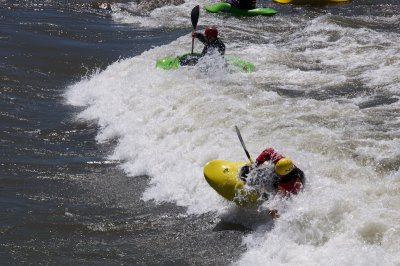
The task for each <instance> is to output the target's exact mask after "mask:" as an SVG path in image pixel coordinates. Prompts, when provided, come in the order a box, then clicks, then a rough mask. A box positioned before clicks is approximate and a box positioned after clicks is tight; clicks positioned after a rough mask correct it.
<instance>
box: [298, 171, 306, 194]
mask: <svg viewBox="0 0 400 266" xmlns="http://www.w3.org/2000/svg"><path fill="white" fill-rule="evenodd" d="M296 174H297V176H298V177H299V178H300V181H301V184H303V187H302V189H304V187H305V185H306V176H305V175H304V172H303V171H301V170H300V169H299V168H297V167H296Z"/></svg>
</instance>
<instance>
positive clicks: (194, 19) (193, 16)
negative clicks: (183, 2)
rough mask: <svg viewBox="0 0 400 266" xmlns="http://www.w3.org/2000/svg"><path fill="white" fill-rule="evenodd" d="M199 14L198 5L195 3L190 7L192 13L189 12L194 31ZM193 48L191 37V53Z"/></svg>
mask: <svg viewBox="0 0 400 266" xmlns="http://www.w3.org/2000/svg"><path fill="white" fill-rule="evenodd" d="M199 16H200V6H199V5H197V6H195V7H194V8H193V9H192V13H191V14H190V18H191V20H192V25H193V31H196V27H197V22H198V21H199ZM193 49H194V37H192V54H193Z"/></svg>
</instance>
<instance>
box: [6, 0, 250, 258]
mask: <svg viewBox="0 0 400 266" xmlns="http://www.w3.org/2000/svg"><path fill="white" fill-rule="evenodd" d="M19 2H21V3H16V2H15V1H2V2H1V3H0V21H1V24H0V80H1V85H0V150H1V153H0V209H1V213H2V217H1V219H0V264H1V265H20V264H33V265H42V264H46V265H54V264H60V263H61V264H63V265H82V264H83V265H85V264H86V265H88V264H90V265H99V264H101V265H124V264H127V265H149V264H152V265H156V264H164V265H167V264H170V265H176V264H180V265H185V264H186V265H189V264H198V265H200V264H214V263H217V262H218V261H220V262H221V263H225V262H226V261H229V260H230V259H232V258H233V257H235V256H236V255H235V254H229V253H227V254H225V255H224V254H215V255H212V256H211V257H212V258H210V259H204V258H203V255H202V254H203V253H201V252H199V249H200V250H202V252H211V253H212V252H217V251H216V249H215V248H214V245H213V243H214V244H215V245H217V246H222V247H223V248H222V250H225V249H226V248H225V247H224V246H223V245H222V244H226V243H227V242H228V243H229V244H228V246H230V247H231V248H234V246H238V245H239V243H240V237H241V235H243V233H242V232H241V231H220V232H217V233H212V229H213V227H214V226H215V224H213V221H212V220H211V218H210V217H198V218H196V217H188V216H185V215H183V216H182V217H180V218H177V217H176V215H177V214H178V213H184V210H183V209H180V208H178V207H176V206H174V205H154V204H152V203H151V202H148V203H144V202H143V201H141V200H140V197H141V193H142V191H143V190H144V188H145V187H146V185H147V182H148V179H147V177H145V176H143V177H139V178H135V179H134V180H133V179H132V178H129V177H127V176H126V175H125V174H124V173H123V172H122V171H121V170H119V169H118V168H117V167H116V163H115V162H110V161H106V160H105V159H104V158H105V156H106V155H107V154H108V153H109V152H110V150H111V146H112V143H111V144H110V143H109V144H104V145H101V144H97V143H96V141H95V136H96V133H97V126H96V124H95V123H93V124H91V123H87V122H86V123H83V122H79V121H75V119H74V117H75V115H76V113H77V112H78V111H79V110H78V109H74V108H72V107H70V106H67V105H65V104H64V98H63V93H64V92H65V89H66V87H67V86H68V85H70V84H73V83H74V82H76V81H78V80H80V79H81V78H82V77H84V76H86V75H87V74H90V73H92V72H94V71H99V70H101V69H104V68H105V67H107V66H108V65H109V64H111V63H112V62H114V61H116V60H118V59H121V58H127V57H132V56H134V55H137V54H140V53H142V52H143V51H145V50H147V49H149V48H150V47H151V46H158V45H161V44H165V43H168V42H170V41H172V40H174V39H176V38H177V37H179V36H181V35H182V34H184V33H187V29H177V30H163V29H154V30H152V29H148V28H147V29H137V28H134V27H132V25H124V24H118V23H115V22H113V20H112V19H111V17H110V13H109V12H107V11H103V10H94V9H91V8H84V7H82V6H81V5H82V3H81V2H75V3H73V2H70V3H66V1H59V2H58V1H47V2H45V3H42V1H24V2H22V1H19ZM108 180H112V181H113V184H114V186H113V188H112V189H110V185H109V184H108ZM127 184H130V186H127ZM132 188H133V189H132ZM210 228H211V230H210ZM239 230H241V228H239ZM225 238H228V239H229V241H226V240H224V239H225ZM217 250H218V249H217Z"/></svg>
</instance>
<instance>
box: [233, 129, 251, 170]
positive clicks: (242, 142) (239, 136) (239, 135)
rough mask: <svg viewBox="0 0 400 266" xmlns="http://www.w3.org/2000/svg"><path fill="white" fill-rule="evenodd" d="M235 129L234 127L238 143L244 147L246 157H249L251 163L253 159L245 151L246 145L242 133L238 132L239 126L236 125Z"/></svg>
mask: <svg viewBox="0 0 400 266" xmlns="http://www.w3.org/2000/svg"><path fill="white" fill-rule="evenodd" d="M235 129H236V134H237V135H238V138H239V140H240V143H241V144H242V147H243V149H244V152H245V153H246V156H247V158H249V161H250V163H253V160H252V159H251V157H250V153H249V152H248V151H247V149H246V145H244V141H243V138H242V134H240V131H239V128H238V127H237V126H235Z"/></svg>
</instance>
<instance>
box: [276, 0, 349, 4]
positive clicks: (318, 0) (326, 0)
mask: <svg viewBox="0 0 400 266" xmlns="http://www.w3.org/2000/svg"><path fill="white" fill-rule="evenodd" d="M350 1H351V0H274V2H276V3H280V4H294V5H324V4H334V3H344V2H350Z"/></svg>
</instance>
